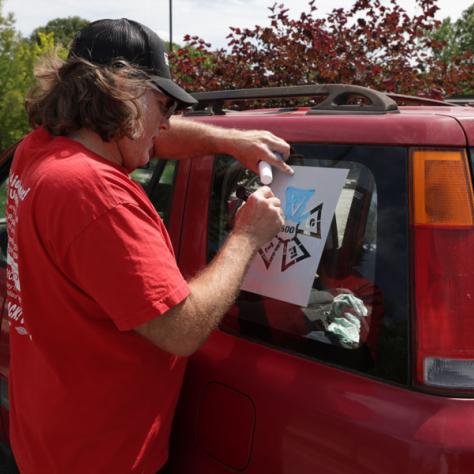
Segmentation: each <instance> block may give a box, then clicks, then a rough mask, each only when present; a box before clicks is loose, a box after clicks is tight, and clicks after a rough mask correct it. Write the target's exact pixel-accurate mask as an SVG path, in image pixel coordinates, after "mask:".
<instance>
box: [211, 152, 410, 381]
mask: <svg viewBox="0 0 474 474" xmlns="http://www.w3.org/2000/svg"><path fill="white" fill-rule="evenodd" d="M294 148H295V149H296V150H297V152H298V153H299V155H300V158H299V159H298V162H295V163H294V164H300V165H304V166H314V167H335V168H344V169H349V173H348V176H347V178H346V182H345V185H344V188H343V190H342V192H341V195H340V197H339V201H338V204H337V207H336V211H335V215H334V218H333V220H332V223H331V225H330V228H329V231H328V237H327V240H326V244H325V248H324V251H323V255H322V258H321V260H320V263H319V265H318V267H317V268H315V269H314V281H313V285H312V290H311V295H310V301H309V305H308V306H307V307H300V306H296V305H293V304H290V303H285V302H281V301H278V300H276V299H272V298H268V297H264V296H260V295H256V294H252V293H250V292H244V291H242V292H241V294H240V296H239V298H238V300H237V303H236V304H235V305H234V307H233V308H232V310H231V311H230V312H229V314H228V315H227V316H226V317H225V318H224V320H223V322H222V324H221V329H222V330H225V331H228V332H232V333H234V334H237V335H240V336H244V337H248V338H251V339H254V340H257V341H261V342H264V343H266V344H271V345H273V346H276V347H280V348H282V349H285V350H291V351H295V352H298V353H301V354H302V355H305V356H310V357H314V358H315V359H319V360H322V361H326V362H329V363H334V364H337V365H340V366H343V367H347V368H350V369H355V370H358V371H361V372H365V373H369V374H372V375H375V376H380V377H383V378H384V379H388V380H393V381H395V382H400V383H406V382H407V377H408V373H407V372H408V371H407V366H408V365H407V364H408V328H407V322H408V301H409V297H408V289H407V283H406V281H407V276H408V248H407V245H408V244H407V232H408V231H407V225H408V224H407V203H406V199H407V196H406V163H407V152H406V150H405V149H403V148H378V147H351V146H340V145H339V146H323V145H301V146H297V145H295V146H294ZM239 185H244V186H246V187H249V188H251V189H253V188H256V187H257V186H258V181H257V178H256V176H255V174H253V173H252V172H250V171H248V170H245V169H243V168H242V166H241V165H240V164H239V163H237V162H235V161H233V160H232V159H230V158H229V157H218V158H217V159H216V163H215V173H214V180H213V189H212V197H211V202H210V217H209V246H208V257H209V259H210V258H212V257H213V255H214V254H215V253H216V252H217V250H218V249H219V247H220V245H222V243H223V241H224V239H225V237H226V235H227V234H228V232H229V231H230V230H231V228H232V224H233V218H234V215H235V212H236V210H237V208H238V206H239V205H240V204H241V201H240V200H239V199H238V198H237V196H236V188H237V186H239Z"/></svg>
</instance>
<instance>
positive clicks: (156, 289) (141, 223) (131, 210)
mask: <svg viewBox="0 0 474 474" xmlns="http://www.w3.org/2000/svg"><path fill="white" fill-rule="evenodd" d="M158 219H159V218H158V217H157V218H156V219H155V218H153V217H152V216H150V215H149V214H148V213H147V212H145V211H143V210H142V209H141V208H140V207H138V206H137V205H135V204H120V205H118V206H116V207H114V208H112V209H110V210H108V211H107V212H105V213H104V214H102V215H101V216H99V217H98V218H96V219H95V220H93V221H92V222H91V223H89V225H88V226H87V227H86V228H85V229H83V230H82V232H81V233H80V234H79V235H77V236H76V238H75V239H74V240H73V242H72V243H71V245H70V246H69V248H68V251H67V254H66V256H65V262H64V263H65V265H64V268H65V271H67V272H68V274H69V275H68V276H69V277H70V278H71V279H72V280H73V281H74V283H75V284H76V285H77V286H79V288H80V289H81V290H82V291H84V292H85V293H86V294H87V295H88V296H89V297H90V298H92V299H94V300H95V301H96V303H97V304H98V305H99V306H100V307H101V308H102V309H103V311H104V312H105V313H106V314H107V315H108V316H109V317H110V318H111V319H112V320H113V321H114V323H115V324H116V326H117V327H118V328H119V329H120V330H130V329H133V328H135V327H137V326H139V325H140V324H143V323H145V322H147V321H149V320H151V319H153V318H155V317H157V316H160V315H162V314H163V313H165V312H166V311H167V310H169V309H170V308H172V307H174V306H176V305H177V304H178V303H180V302H181V301H183V300H184V299H185V298H186V297H187V296H188V295H189V287H188V285H187V283H186V281H185V280H184V278H183V276H182V275H181V272H180V271H179V269H178V267H177V264H176V260H175V257H174V254H173V251H172V247H171V244H170V241H169V237H168V235H167V232H166V229H165V227H164V226H163V224H162V223H161V222H160V221H159V220H158Z"/></svg>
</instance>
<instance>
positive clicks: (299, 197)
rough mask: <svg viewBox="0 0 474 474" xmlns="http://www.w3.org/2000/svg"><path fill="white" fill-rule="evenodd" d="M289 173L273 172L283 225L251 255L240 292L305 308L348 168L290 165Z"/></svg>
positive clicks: (272, 186)
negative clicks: (293, 172)
mask: <svg viewBox="0 0 474 474" xmlns="http://www.w3.org/2000/svg"><path fill="white" fill-rule="evenodd" d="M293 169H294V170H295V174H294V175H293V176H292V177H288V176H286V175H284V174H283V173H281V172H279V171H277V170H275V169H274V170H273V172H274V180H273V184H272V185H271V189H272V191H273V193H274V194H275V195H276V196H277V197H278V198H280V200H281V203H282V208H283V210H284V212H285V225H284V226H283V227H282V230H281V231H280V233H279V234H278V235H277V236H276V237H275V238H274V239H273V240H271V241H270V242H268V243H267V244H265V245H264V246H263V247H262V248H261V249H260V251H259V253H258V254H257V255H256V256H255V258H254V259H253V261H252V263H251V265H250V268H249V271H248V272H247V275H246V277H245V279H244V282H243V284H242V287H241V288H242V290H246V291H251V292H252V293H257V294H259V295H264V296H269V297H271V298H275V299H278V300H282V301H287V302H289V303H294V304H297V305H300V306H307V305H308V301H309V295H310V292H311V287H312V284H313V280H314V277H315V273H316V270H317V268H318V265H319V260H320V259H321V254H322V252H323V249H324V244H325V242H326V238H327V235H328V231H329V227H330V226H331V221H332V218H333V216H334V211H335V210H336V205H337V201H338V200H339V196H340V194H341V191H342V188H343V186H344V183H345V180H346V177H347V174H348V172H349V170H348V169H337V168H314V167H311V166H294V167H293Z"/></svg>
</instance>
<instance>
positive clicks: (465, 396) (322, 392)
mask: <svg viewBox="0 0 474 474" xmlns="http://www.w3.org/2000/svg"><path fill="white" fill-rule="evenodd" d="M195 96H196V97H197V98H198V99H199V100H200V104H199V107H197V108H196V109H195V110H193V111H191V112H190V113H189V114H188V116H189V117H190V118H192V119H193V120H198V121H204V122H207V123H212V124H216V125H220V126H223V127H229V128H242V129H257V128H258V129H267V130H269V131H271V132H273V133H275V134H276V135H278V136H280V137H282V138H284V139H285V140H287V141H288V142H289V143H290V144H291V146H292V148H293V155H292V157H291V160H290V164H293V165H295V166H298V165H302V166H307V167H317V168H325V167H329V168H343V169H346V170H348V174H347V178H346V180H345V185H344V187H343V189H342V192H341V194H340V197H339V201H338V204H337V207H336V210H335V213H334V217H333V219H332V222H331V224H330V226H329V227H330V228H329V229H328V230H327V235H328V237H327V239H326V242H325V247H324V251H323V254H322V257H321V260H320V262H319V265H318V267H317V268H314V281H313V282H312V288H311V295H310V300H309V305H308V306H307V307H300V306H297V305H294V304H290V303H286V302H282V301H279V300H277V299H272V298H269V297H266V296H261V295H258V294H254V293H251V292H246V291H242V292H241V294H240V296H239V298H238V300H237V302H236V304H235V305H234V307H233V308H232V309H231V311H230V312H229V313H228V314H227V316H226V317H225V318H224V320H223V321H222V323H221V325H220V326H219V328H218V329H217V330H216V331H215V332H214V333H213V334H212V335H211V337H210V338H209V340H208V341H207V343H206V344H205V345H204V346H203V347H202V349H201V350H199V351H198V352H197V353H196V354H195V355H193V356H192V357H191V358H190V360H189V364H188V368H187V373H186V377H185V384H184V387H183V391H182V396H181V399H180V402H179V406H178V410H177V415H176V419H175V426H174V429H173V436H172V440H171V459H170V468H169V469H170V472H173V473H183V474H184V473H186V474H188V473H193V474H200V473H202V474H204V473H205V474H221V473H231V472H245V473H248V474H261V473H272V474H273V473H282V474H283V473H288V474H313V473H334V474H349V473H350V474H357V473H363V474H367V473H377V474H378V473H396V474H399V473H415V472H416V473H419V474H428V473H430V474H434V473H440V474H441V473H456V474H458V473H470V472H472V469H473V468H472V466H473V465H474V423H473V420H474V269H473V268H474V265H473V259H472V255H474V209H473V204H474V200H473V180H472V167H473V164H474V108H472V107H460V106H454V105H451V104H448V103H443V102H436V101H430V100H428V99H414V98H410V97H402V96H387V95H385V94H382V93H379V92H376V91H373V90H370V89H366V88H363V87H356V86H345V85H327V86H301V87H289V88H276V89H255V90H242V91H221V92H209V93H200V94H195ZM303 97H304V98H306V99H307V100H306V103H305V102H304V99H303ZM282 98H292V99H294V100H295V98H297V99H296V102H297V103H301V104H305V105H304V106H295V107H285V108H266V109H259V110H244V111H238V112H237V111H232V110H227V109H226V108H225V107H226V104H227V102H228V101H231V102H234V103H235V102H236V101H242V100H250V101H252V102H254V101H257V100H259V99H265V100H270V99H282ZM393 99H395V100H396V101H397V102H399V103H405V104H406V103H413V104H415V105H403V106H402V105H400V106H399V105H397V103H396V102H395V101H394V100H393ZM7 155H8V154H6V155H5V157H6V156H7ZM0 166H1V168H0V173H1V176H2V177H3V179H4V180H5V179H6V176H7V172H8V166H9V162H8V159H7V158H5V159H4V161H3V162H2V163H0ZM134 178H135V179H136V180H138V181H139V182H140V183H141V184H142V185H143V186H144V188H145V189H146V190H147V192H148V193H149V196H150V199H151V200H152V202H153V203H154V205H155V206H156V207H157V209H158V211H159V212H160V214H161V215H162V216H163V218H164V219H165V222H166V223H167V226H168V229H169V232H170V235H171V238H172V240H173V245H174V248H175V251H176V255H177V258H178V262H179V265H180V268H181V270H182V272H183V274H184V275H185V276H186V277H191V276H192V275H194V274H195V273H196V272H198V271H199V270H200V269H201V268H202V267H203V266H205V265H206V264H207V262H209V260H210V259H211V258H212V257H213V256H214V255H215V253H216V252H217V251H218V250H219V247H220V246H221V244H222V242H223V241H224V239H225V237H226V235H227V234H228V232H229V229H230V228H231V227H232V222H233V216H234V214H235V210H236V208H237V207H238V205H239V204H240V202H241V201H240V199H239V198H238V197H237V188H238V187H239V186H246V187H249V188H252V187H254V186H256V185H257V179H256V176H255V175H254V174H253V173H251V172H249V171H248V170H245V169H243V168H242V166H241V165H240V164H239V163H238V162H236V161H234V160H233V159H232V158H231V157H229V156H206V157H202V159H198V160H189V161H181V162H180V163H179V165H178V163H177V162H174V161H166V160H160V159H157V160H154V161H153V163H152V165H151V166H150V167H149V168H148V169H144V170H137V171H136V172H135V173H134ZM0 237H1V239H0V244H1V249H2V258H3V268H5V249H6V247H5V245H6V230H5V229H4V228H2V233H1V234H0ZM303 244H304V241H303ZM4 272H5V270H3V273H2V274H1V277H2V281H1V284H2V295H3V296H4V294H5V279H6V278H8V276H7V275H5V273H4ZM341 301H342V302H343V305H345V306H344V308H345V309H344V310H343V311H342V319H344V317H346V316H347V313H349V314H350V313H351V312H352V313H353V312H354V310H355V306H356V305H357V306H358V307H359V310H360V308H362V311H363V312H364V318H363V324H361V325H360V328H359V330H358V332H357V334H356V335H355V337H353V336H354V334H352V337H349V336H348V333H347V331H345V328H344V324H342V326H341V325H339V327H336V326H335V325H334V321H335V317H334V315H335V314H336V315H337V314H339V313H338V311H339V309H340V308H341V306H340V305H341ZM3 306H4V305H3ZM4 312H5V307H3V313H4ZM349 320H350V318H349ZM339 322H341V321H339ZM1 327H2V332H1V338H0V409H1V415H2V417H1V418H2V428H3V429H2V434H3V441H4V443H5V445H8V396H7V385H8V325H7V322H6V318H3V321H2V326H1ZM346 329H347V328H346ZM123 389H124V390H127V387H126V386H124V387H123ZM32 396H34V394H32ZM136 409H137V410H138V409H139V407H137V408H136ZM130 416H133V411H132V412H131V413H130ZM91 472H93V468H92V467H91Z"/></svg>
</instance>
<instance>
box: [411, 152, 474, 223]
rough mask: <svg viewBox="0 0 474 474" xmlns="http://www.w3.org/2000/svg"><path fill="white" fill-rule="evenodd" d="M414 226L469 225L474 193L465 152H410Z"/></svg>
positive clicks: (473, 205) (472, 220)
mask: <svg viewBox="0 0 474 474" xmlns="http://www.w3.org/2000/svg"><path fill="white" fill-rule="evenodd" d="M411 163H412V171H413V175H412V179H413V181H412V182H413V196H412V199H413V205H414V209H413V211H414V212H413V220H414V222H413V223H414V224H415V225H445V226H463V227H464V226H472V225H474V216H473V208H474V202H473V192H472V181H471V176H470V172H469V167H468V162H467V156H466V152H465V151H464V150H449V151H444V150H413V151H412V153H411Z"/></svg>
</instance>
